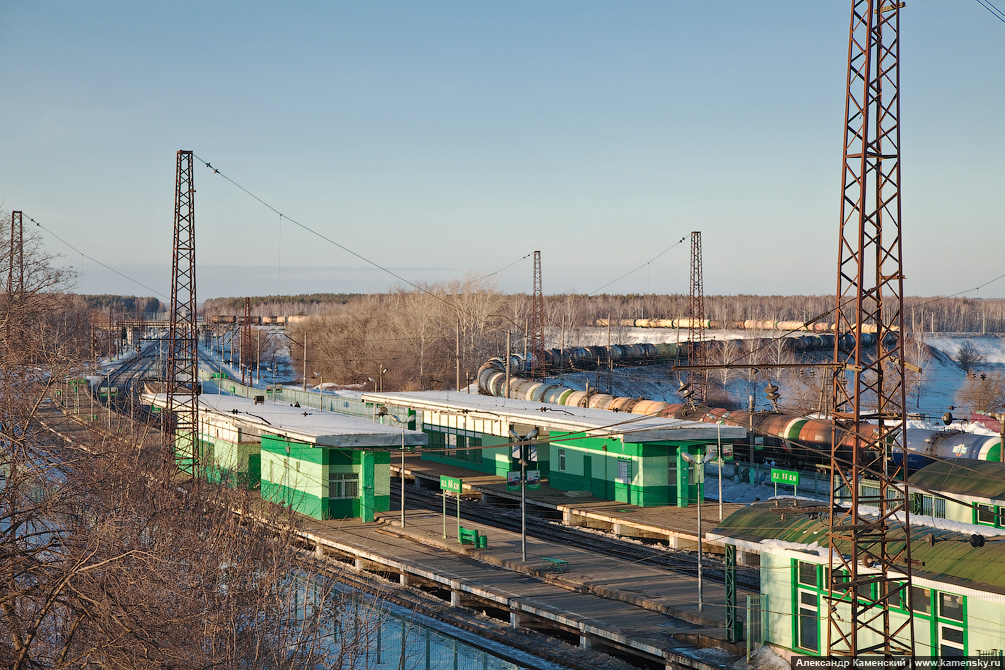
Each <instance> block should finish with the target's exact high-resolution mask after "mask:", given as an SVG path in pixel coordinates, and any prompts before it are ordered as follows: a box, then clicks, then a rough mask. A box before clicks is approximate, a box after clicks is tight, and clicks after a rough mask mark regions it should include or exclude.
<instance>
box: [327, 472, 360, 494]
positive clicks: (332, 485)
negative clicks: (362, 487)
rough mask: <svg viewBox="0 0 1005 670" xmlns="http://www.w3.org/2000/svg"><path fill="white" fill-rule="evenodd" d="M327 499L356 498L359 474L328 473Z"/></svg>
mask: <svg viewBox="0 0 1005 670" xmlns="http://www.w3.org/2000/svg"><path fill="white" fill-rule="evenodd" d="M328 497H329V498H358V497H359V474H358V473H355V472H329V473H328Z"/></svg>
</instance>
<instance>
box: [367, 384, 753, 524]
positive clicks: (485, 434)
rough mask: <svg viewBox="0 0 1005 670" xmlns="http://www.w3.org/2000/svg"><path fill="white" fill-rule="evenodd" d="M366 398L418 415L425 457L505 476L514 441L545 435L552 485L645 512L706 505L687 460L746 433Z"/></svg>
mask: <svg viewBox="0 0 1005 670" xmlns="http://www.w3.org/2000/svg"><path fill="white" fill-rule="evenodd" d="M363 399H364V401H366V402H372V403H376V404H386V405H389V406H392V407H397V408H403V411H411V412H415V413H416V416H417V417H418V419H417V421H418V424H417V425H420V424H421V428H422V431H423V432H424V433H425V434H426V435H428V437H429V445H428V447H427V448H426V449H424V450H422V458H423V460H428V461H433V462H437V463H444V464H447V465H452V466H455V467H460V468H465V469H468V470H472V471H475V472H481V473H485V474H490V475H497V476H501V477H506V476H507V475H508V474H509V473H511V472H515V471H519V470H520V465H519V457H520V455H521V454H520V453H519V450H515V449H514V447H513V443H514V437H513V436H514V435H516V436H517V437H518V438H521V439H522V438H524V437H525V436H527V435H529V434H531V433H532V432H533V431H534V430H536V431H537V433H536V439H535V441H534V442H535V443H534V447H535V449H534V450H533V451H532V453H531V454H530V455H531V456H532V459H531V460H529V461H528V460H527V459H526V458H525V462H526V463H527V466H526V467H527V468H532V469H536V470H538V471H539V472H540V475H541V477H542V479H544V480H546V481H547V483H548V485H549V486H550V487H551V488H554V489H558V490H560V491H577V492H589V493H590V494H591V495H593V496H595V497H597V498H600V499H603V500H613V501H617V502H623V503H628V504H632V505H639V506H644V507H649V506H659V505H672V504H677V505H680V506H687V505H688V504H689V502H693V501H697V499H698V495H699V493H700V492H701V491H702V490H703V481H704V473H703V468H702V467H700V466H695V465H691V464H690V463H688V462H687V461H685V460H684V458H683V456H682V454H683V453H691V454H693V455H699V454H704V453H706V452H707V450H708V449H709V448H710V447H711V448H716V447H717V446H718V444H719V443H722V444H724V445H729V444H730V443H733V442H736V441H740V440H743V439H745V438H746V435H747V432H746V429H744V428H742V427H738V426H727V425H717V424H709V423H701V422H696V421H682V420H679V419H672V418H664V417H654V416H644V415H634V414H626V413H620V412H610V411H607V410H599V409H589V408H580V407H564V406H563V407H559V406H556V405H552V404H548V403H541V402H534V401H529V400H514V399H512V398H499V397H494V396H483V395H474V394H467V393H458V392H446V391H419V392H405V393H365V394H363Z"/></svg>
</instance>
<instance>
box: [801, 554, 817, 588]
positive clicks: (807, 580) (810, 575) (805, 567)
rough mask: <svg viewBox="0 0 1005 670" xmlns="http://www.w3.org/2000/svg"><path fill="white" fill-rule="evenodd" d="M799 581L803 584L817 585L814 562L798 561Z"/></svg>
mask: <svg viewBox="0 0 1005 670" xmlns="http://www.w3.org/2000/svg"><path fill="white" fill-rule="evenodd" d="M799 583H800V584H802V585H803V586H812V587H814V588H816V587H817V566H816V564H815V563H805V562H803V561H799Z"/></svg>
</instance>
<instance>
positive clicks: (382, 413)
mask: <svg viewBox="0 0 1005 670" xmlns="http://www.w3.org/2000/svg"><path fill="white" fill-rule="evenodd" d="M377 416H389V417H391V418H392V419H394V420H395V421H397V422H398V425H400V426H401V469H400V470H398V474H399V475H400V476H401V527H402V528H404V527H405V424H406V423H408V421H405V420H402V418H401V417H399V416H398V415H397V414H391V413H390V412H388V411H387V407H381V408H380V409H379V410H378V411H377ZM444 504H446V503H444ZM459 504H460V503H458V505H459Z"/></svg>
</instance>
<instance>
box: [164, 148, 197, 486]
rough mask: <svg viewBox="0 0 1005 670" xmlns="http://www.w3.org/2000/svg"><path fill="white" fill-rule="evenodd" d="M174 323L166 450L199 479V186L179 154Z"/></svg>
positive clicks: (185, 156) (185, 154)
mask: <svg viewBox="0 0 1005 670" xmlns="http://www.w3.org/2000/svg"><path fill="white" fill-rule="evenodd" d="M170 318H171V323H170V326H169V328H168V368H167V375H166V380H167V383H166V387H167V416H166V421H167V423H166V425H165V427H164V439H165V443H166V446H167V447H168V448H173V449H175V453H176V454H179V455H180V454H191V458H192V463H191V467H192V474H193V476H195V477H196V478H198V476H199V453H198V448H199V443H198V440H197V436H198V427H199V376H198V374H197V372H198V369H199V349H198V344H199V340H198V333H197V331H196V301H195V184H194V182H193V168H192V152H191V151H179V152H178V160H177V170H176V177H175V200H174V260H173V262H172V269H171V312H170ZM183 460H184V459H183Z"/></svg>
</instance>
